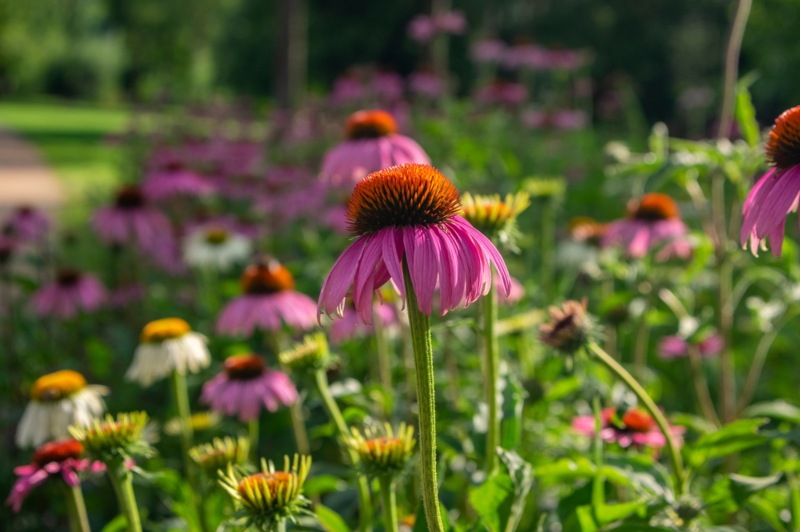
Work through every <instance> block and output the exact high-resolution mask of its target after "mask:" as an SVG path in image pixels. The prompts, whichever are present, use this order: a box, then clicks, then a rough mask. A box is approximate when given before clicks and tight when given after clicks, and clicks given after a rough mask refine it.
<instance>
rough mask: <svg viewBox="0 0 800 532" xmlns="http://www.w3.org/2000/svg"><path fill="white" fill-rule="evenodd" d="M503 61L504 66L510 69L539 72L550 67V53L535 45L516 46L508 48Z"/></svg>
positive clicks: (523, 44)
mask: <svg viewBox="0 0 800 532" xmlns="http://www.w3.org/2000/svg"><path fill="white" fill-rule="evenodd" d="M502 61H503V65H504V66H505V67H506V68H510V69H515V68H524V69H528V70H539V69H544V68H548V67H549V66H550V64H549V54H548V51H547V50H546V49H545V48H543V47H541V46H539V45H537V44H533V43H522V44H516V45H514V46H512V47H510V48H506V50H505V53H504V55H503V58H502Z"/></svg>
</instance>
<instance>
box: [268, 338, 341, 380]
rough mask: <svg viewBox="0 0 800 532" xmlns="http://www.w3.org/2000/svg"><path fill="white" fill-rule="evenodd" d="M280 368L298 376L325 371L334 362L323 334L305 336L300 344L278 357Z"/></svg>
mask: <svg viewBox="0 0 800 532" xmlns="http://www.w3.org/2000/svg"><path fill="white" fill-rule="evenodd" d="M278 360H280V363H281V365H282V366H284V367H286V368H288V369H289V370H291V371H293V372H295V373H298V374H300V375H308V374H311V373H314V372H315V371H318V370H323V371H324V370H327V369H328V368H329V367H331V365H332V364H333V363H334V362H335V359H334V357H333V356H332V355H331V353H330V351H329V350H328V340H327V339H326V338H325V334H324V333H314V334H307V335H305V336H304V337H303V341H302V342H301V343H298V344H295V345H294V346H293V347H292V348H291V349H289V350H287V351H283V352H281V353H280V354H279V355H278Z"/></svg>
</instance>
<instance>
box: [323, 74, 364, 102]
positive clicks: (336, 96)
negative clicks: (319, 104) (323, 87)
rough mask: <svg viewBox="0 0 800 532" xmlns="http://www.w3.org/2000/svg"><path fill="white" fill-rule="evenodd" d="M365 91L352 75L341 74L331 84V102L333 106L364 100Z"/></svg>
mask: <svg viewBox="0 0 800 532" xmlns="http://www.w3.org/2000/svg"><path fill="white" fill-rule="evenodd" d="M365 95H366V89H365V88H364V85H363V84H362V83H361V81H360V80H359V79H358V78H357V77H356V76H355V75H353V74H349V73H348V74H343V75H341V76H339V77H338V78H336V81H334V82H333V90H332V91H331V102H332V103H334V104H335V105H344V104H349V103H353V102H358V101H361V100H362V99H364V96H365Z"/></svg>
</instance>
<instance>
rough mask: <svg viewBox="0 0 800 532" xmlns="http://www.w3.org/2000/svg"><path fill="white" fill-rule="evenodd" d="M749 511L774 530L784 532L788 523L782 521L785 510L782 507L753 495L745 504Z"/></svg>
mask: <svg viewBox="0 0 800 532" xmlns="http://www.w3.org/2000/svg"><path fill="white" fill-rule="evenodd" d="M745 506H746V507H747V509H748V510H750V511H751V512H753V514H755V515H757V516H758V517H759V518H760V519H763V520H764V521H766V522H767V524H769V526H770V527H771V529H772V530H775V531H777V532H784V531H786V530H787V528H786V523H784V522H783V520H782V519H781V515H780V514H781V512H782V511H783V510H784V509H785V508H783V506H782V505H778V506H776V505H775V504H774V503H773V502H772V501H770V500H768V499H767V498H766V497H761V496H760V495H753V496H752V497H750V499H749V500H748V501H747V503H746V504H745Z"/></svg>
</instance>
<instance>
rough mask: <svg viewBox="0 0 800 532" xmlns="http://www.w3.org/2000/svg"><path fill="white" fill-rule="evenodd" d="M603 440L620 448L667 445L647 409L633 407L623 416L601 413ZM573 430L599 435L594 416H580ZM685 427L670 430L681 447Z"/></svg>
mask: <svg viewBox="0 0 800 532" xmlns="http://www.w3.org/2000/svg"><path fill="white" fill-rule="evenodd" d="M600 417H601V423H602V426H601V428H600V437H601V438H602V439H603V441H605V442H607V443H616V444H619V446H620V447H630V446H631V445H636V446H637V447H652V448H654V449H658V448H660V447H664V446H665V445H666V444H667V441H666V439H665V438H664V435H663V434H662V433H661V431H660V430H659V429H658V425H656V422H655V420H654V419H653V418H652V417H651V416H650V414H648V413H647V412H644V411H643V410H639V409H637V408H631V409H629V410H628V411H627V412H625V414H623V415H622V417H619V415H618V414H617V409H616V408H613V407H611V408H605V409H603V412H602V414H601V416H600ZM572 428H573V429H574V430H575V431H577V432H580V433H581V434H586V435H587V436H593V435H594V433H595V428H596V427H595V419H594V416H577V417H575V418H573V419H572ZM685 430H686V429H684V428H683V427H678V426H672V427H670V431H671V432H672V434H673V436H675V439H676V442H677V443H678V444H680V441H681V440H680V436H681V435H682V434H683V433H684V432H685Z"/></svg>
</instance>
